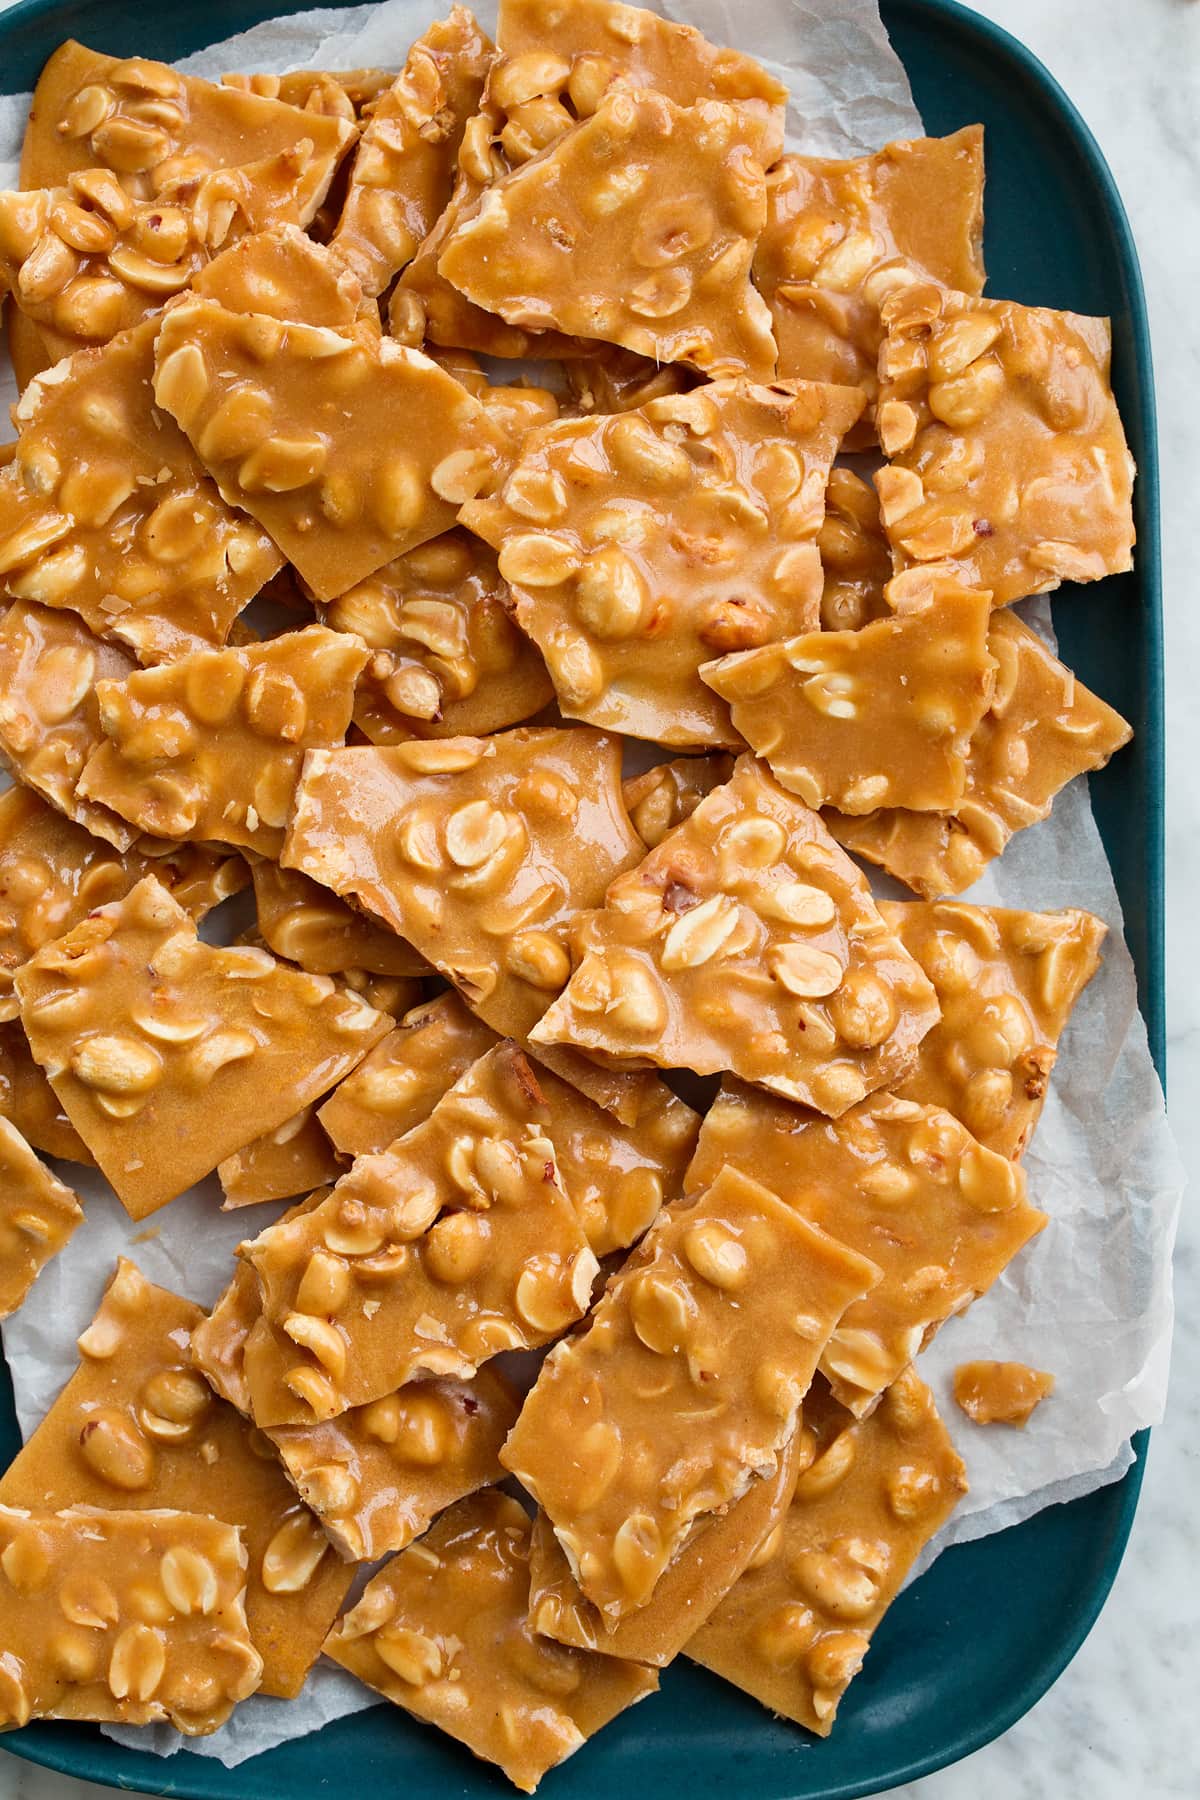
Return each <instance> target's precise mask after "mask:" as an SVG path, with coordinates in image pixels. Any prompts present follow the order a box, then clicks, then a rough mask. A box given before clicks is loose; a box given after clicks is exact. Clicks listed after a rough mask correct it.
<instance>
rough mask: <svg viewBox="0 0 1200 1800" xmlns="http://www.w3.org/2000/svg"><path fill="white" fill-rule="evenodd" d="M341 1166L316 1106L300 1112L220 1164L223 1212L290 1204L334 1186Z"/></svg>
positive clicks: (254, 1139)
mask: <svg viewBox="0 0 1200 1800" xmlns="http://www.w3.org/2000/svg"><path fill="white" fill-rule="evenodd" d="M341 1173H342V1162H341V1159H340V1157H339V1156H338V1154H337V1152H336V1151H335V1150H334V1148H333V1145H332V1144H331V1143H330V1141H329V1139H328V1138H327V1137H326V1135H325V1133H324V1131H323V1130H322V1128H321V1123H320V1121H319V1119H318V1118H317V1110H316V1107H315V1106H312V1105H309V1106H304V1107H301V1109H300V1111H299V1112H298V1113H297V1114H296V1115H295V1117H294V1118H291V1119H285V1120H284V1122H283V1124H282V1125H277V1126H276V1127H275V1129H274V1130H273V1131H267V1132H264V1133H263V1135H262V1136H261V1137H256V1138H253V1139H251V1141H250V1143H248V1144H246V1145H244V1146H243V1148H242V1149H241V1150H235V1151H234V1153H233V1155H232V1156H227V1157H226V1158H225V1160H224V1161H223V1162H219V1163H218V1164H217V1179H218V1180H219V1181H220V1183H221V1192H222V1193H223V1194H224V1196H225V1199H224V1201H223V1202H222V1207H221V1210H222V1212H233V1211H234V1210H236V1208H237V1207H239V1206H257V1205H258V1204H259V1202H260V1201H263V1200H291V1199H294V1198H295V1196H296V1195H297V1194H311V1193H312V1191H313V1189H314V1188H318V1187H323V1186H324V1185H325V1184H326V1183H327V1182H330V1181H336V1180H337V1178H338V1176H339V1175H340V1174H341Z"/></svg>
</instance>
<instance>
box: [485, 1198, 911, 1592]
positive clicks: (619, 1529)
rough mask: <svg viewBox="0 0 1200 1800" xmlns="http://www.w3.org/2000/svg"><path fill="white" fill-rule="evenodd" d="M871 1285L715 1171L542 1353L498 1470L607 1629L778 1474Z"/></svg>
mask: <svg viewBox="0 0 1200 1800" xmlns="http://www.w3.org/2000/svg"><path fill="white" fill-rule="evenodd" d="M878 1279H879V1270H878V1268H877V1267H876V1266H875V1264H874V1263H872V1262H869V1261H868V1260H867V1259H866V1257H864V1256H859V1255H858V1254H857V1253H856V1252H855V1251H853V1250H848V1249H846V1248H845V1247H844V1246H843V1245H841V1244H839V1243H835V1242H834V1240H833V1239H832V1238H831V1237H828V1236H827V1235H826V1234H825V1232H823V1231H820V1230H818V1229H817V1228H816V1227H814V1226H812V1225H810V1224H809V1223H808V1222H807V1221H806V1220H804V1219H801V1218H800V1217H799V1216H798V1215H797V1214H796V1213H795V1212H793V1211H791V1210H790V1209H789V1208H788V1207H787V1206H785V1205H784V1204H783V1202H782V1201H781V1200H779V1199H777V1198H776V1196H775V1195H774V1194H772V1193H769V1192H768V1190H767V1189H766V1188H765V1187H761V1186H760V1185H759V1184H758V1182H756V1181H750V1180H747V1178H746V1177H745V1176H744V1175H741V1174H739V1173H738V1172H737V1171H736V1170H734V1169H722V1170H721V1171H720V1173H719V1174H718V1175H717V1176H716V1178H715V1180H714V1181H713V1183H712V1185H711V1186H710V1187H709V1188H708V1189H707V1191H706V1192H705V1193H703V1194H700V1195H698V1196H695V1197H694V1198H693V1199H692V1200H691V1202H690V1203H680V1204H678V1205H676V1206H674V1207H672V1208H671V1209H670V1211H669V1212H666V1213H663V1214H662V1216H661V1217H660V1219H659V1221H658V1224H657V1225H656V1226H655V1228H654V1229H653V1230H652V1231H651V1232H650V1233H649V1235H648V1236H647V1237H646V1239H645V1240H644V1242H643V1243H642V1244H641V1245H640V1246H639V1248H638V1249H637V1250H635V1251H634V1253H633V1255H632V1256H631V1257H630V1258H629V1259H628V1261H627V1262H626V1263H625V1264H624V1265H623V1267H622V1268H621V1270H620V1272H619V1273H618V1274H617V1275H616V1276H614V1278H613V1279H612V1281H610V1283H609V1285H608V1287H607V1288H606V1289H605V1291H604V1293H603V1295H602V1296H601V1298H600V1301H599V1304H598V1305H597V1306H596V1308H595V1310H594V1312H593V1313H592V1315H591V1318H590V1320H589V1322H588V1325H587V1328H586V1330H585V1331H584V1332H583V1333H582V1334H581V1335H577V1336H574V1337H571V1338H567V1339H566V1340H565V1341H564V1342H563V1343H562V1344H560V1345H559V1346H558V1347H557V1348H556V1349H554V1350H552V1351H551V1353H550V1355H549V1357H548V1358H547V1359H546V1361H545V1362H544V1363H543V1365H542V1370H541V1373H540V1375H539V1376H538V1379H537V1381H536V1383H535V1385H534V1387H533V1388H532V1390H531V1391H530V1394H529V1397H528V1399H527V1400H526V1402H525V1405H524V1407H523V1409H522V1411H521V1416H520V1418H519V1419H518V1420H517V1423H516V1426H515V1427H514V1429H513V1432H512V1435H511V1436H510V1438H509V1440H508V1442H507V1444H506V1445H505V1447H504V1450H503V1452H502V1453H501V1459H500V1460H501V1461H502V1462H503V1464H504V1466H505V1468H507V1469H509V1470H510V1471H511V1472H512V1473H513V1474H514V1475H515V1476H516V1477H517V1479H518V1480H519V1481H520V1482H521V1483H522V1485H523V1486H524V1487H526V1488H528V1490H529V1492H530V1493H531V1494H532V1495H533V1497H534V1498H535V1500H536V1501H537V1502H538V1505H539V1506H541V1507H542V1509H543V1510H544V1511H545V1513H546V1514H547V1516H548V1518H549V1520H550V1522H551V1524H552V1525H553V1527H554V1532H555V1536H556V1537H557V1539H558V1542H559V1544H560V1545H561V1547H562V1549H563V1550H564V1551H565V1552H566V1555H567V1559H568V1561H569V1563H570V1565H571V1573H572V1575H573V1576H574V1578H575V1580H576V1581H577V1582H578V1584H579V1586H580V1588H581V1589H582V1590H583V1592H584V1594H585V1595H586V1596H587V1598H588V1599H589V1600H590V1601H591V1602H592V1603H593V1605H595V1606H596V1607H597V1608H598V1609H599V1611H600V1613H601V1614H602V1616H603V1617H604V1618H605V1620H607V1621H608V1622H609V1623H611V1624H615V1623H617V1622H618V1621H619V1620H621V1619H622V1618H623V1617H624V1616H625V1615H626V1614H627V1613H630V1612H635V1611H636V1610H637V1609H638V1608H639V1607H641V1606H644V1605H645V1604H646V1602H647V1601H648V1600H649V1599H650V1597H651V1595H652V1594H653V1593H654V1591H655V1587H656V1585H657V1583H658V1581H659V1579H660V1577H661V1576H662V1575H663V1573H664V1571H665V1570H666V1569H667V1568H668V1567H669V1565H670V1564H671V1562H672V1561H673V1559H674V1558H675V1556H676V1555H677V1554H678V1552H679V1551H680V1550H681V1549H682V1547H683V1544H684V1542H685V1540H686V1538H687V1535H688V1532H689V1530H690V1529H691V1527H692V1524H693V1523H694V1522H695V1521H696V1520H697V1519H702V1518H704V1517H706V1516H707V1515H709V1514H712V1513H720V1512H723V1511H724V1510H725V1508H726V1507H727V1506H728V1505H729V1504H730V1502H731V1501H734V1500H737V1499H738V1498H740V1496H741V1495H742V1494H744V1493H745V1492H746V1490H747V1488H748V1486H749V1484H750V1481H751V1478H752V1477H753V1476H754V1475H762V1476H770V1475H774V1473H775V1472H776V1470H777V1468H778V1462H779V1456H780V1453H781V1452H782V1451H783V1450H784V1447H785V1446H786V1444H787V1443H788V1440H789V1439H790V1438H791V1436H792V1434H793V1432H794V1431H795V1429H796V1425H797V1422H798V1415H799V1410H800V1403H801V1401H802V1400H803V1398H804V1395H805V1393H806V1392H807V1390H808V1386H809V1383H810V1382H811V1380H812V1378H813V1374H814V1373H815V1371H816V1367H817V1361H818V1359H819V1357H820V1355H821V1352H822V1350H823V1349H824V1347H825V1345H826V1343H827V1342H828V1340H829V1336H830V1333H831V1332H832V1331H833V1329H834V1327H835V1326H836V1324H837V1322H838V1320H839V1318H840V1317H841V1316H842V1314H843V1313H844V1312H845V1310H846V1308H847V1306H849V1305H850V1304H851V1303H852V1302H853V1301H855V1300H858V1299H860V1298H861V1296H862V1295H863V1294H865V1293H867V1292H868V1291H869V1290H870V1289H871V1288H872V1287H873V1286H874V1285H875V1283H876V1282H877V1281H878Z"/></svg>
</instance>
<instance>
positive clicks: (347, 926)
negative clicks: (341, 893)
mask: <svg viewBox="0 0 1200 1800" xmlns="http://www.w3.org/2000/svg"><path fill="white" fill-rule="evenodd" d="M250 878H251V880H252V881H253V883H254V903H255V907H256V909H257V917H258V929H259V931H260V932H261V933H262V939H263V942H264V943H265V944H266V946H267V948H268V949H269V950H273V951H274V952H275V954H276V956H283V957H286V958H287V960H288V961H289V962H294V963H298V964H299V966H300V967H301V968H302V969H307V970H308V971H309V973H310V974H312V975H349V974H351V973H352V972H353V971H355V970H363V971H365V972H366V973H367V974H371V975H399V976H410V975H421V974H428V972H429V966H428V964H427V963H426V962H425V960H424V958H423V957H420V956H418V955H417V953H416V951H415V950H414V949H413V947H412V945H411V944H406V943H405V941H404V939H403V938H400V937H397V936H396V934H395V932H394V931H389V930H388V929H387V928H386V927H385V926H383V925H376V923H375V922H374V920H373V919H368V918H366V917H364V915H363V914H362V913H359V912H356V911H355V910H354V908H353V907H352V906H347V904H346V902H345V901H344V900H339V899H338V898H337V896H336V895H335V894H331V893H330V891H329V889H328V888H325V887H321V886H320V885H319V884H318V883H317V882H315V881H310V880H309V878H308V876H307V875H301V874H300V872H299V870H298V869H281V868H280V867H279V865H278V863H273V862H267V861H265V860H264V859H263V858H258V859H257V860H256V861H255V862H253V863H252V864H251V867H250ZM382 1010H383V1011H385V1012H387V1011H390V1010H391V1009H390V1008H389V1007H385V1008H383V1009H382Z"/></svg>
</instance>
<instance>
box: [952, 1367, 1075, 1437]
mask: <svg viewBox="0 0 1200 1800" xmlns="http://www.w3.org/2000/svg"><path fill="white" fill-rule="evenodd" d="M1053 1392H1054V1377H1053V1375H1047V1374H1046V1373H1045V1372H1044V1371H1043V1370H1041V1369H1031V1368H1030V1367H1029V1365H1028V1364H1027V1363H1018V1362H969V1363H959V1365H958V1367H957V1369H955V1371H954V1399H955V1403H956V1404H957V1405H958V1406H959V1407H961V1408H962V1410H963V1412H965V1413H966V1415H967V1417H968V1419H971V1420H972V1421H973V1422H974V1423H975V1424H976V1425H997V1424H998V1425H1015V1426H1016V1427H1017V1429H1018V1430H1019V1431H1023V1430H1024V1429H1025V1427H1026V1425H1028V1423H1029V1421H1030V1419H1031V1418H1032V1417H1033V1414H1034V1411H1035V1409H1036V1408H1037V1407H1039V1406H1040V1405H1041V1403H1042V1401H1043V1400H1045V1399H1046V1398H1047V1397H1048V1395H1050V1394H1052V1393H1053Z"/></svg>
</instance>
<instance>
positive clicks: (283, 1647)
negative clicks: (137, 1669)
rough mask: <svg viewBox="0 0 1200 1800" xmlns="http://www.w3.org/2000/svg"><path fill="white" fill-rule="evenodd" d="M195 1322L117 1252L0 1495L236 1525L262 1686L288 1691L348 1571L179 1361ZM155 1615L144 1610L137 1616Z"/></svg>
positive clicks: (268, 1459)
mask: <svg viewBox="0 0 1200 1800" xmlns="http://www.w3.org/2000/svg"><path fill="white" fill-rule="evenodd" d="M202 1317H203V1314H202V1313H201V1311H200V1308H199V1307H198V1306H193V1305H192V1303H191V1301H190V1300H184V1299H182V1298H181V1297H180V1296H179V1295H178V1294H172V1293H170V1292H168V1290H167V1289H166V1288H161V1287H154V1286H152V1285H151V1283H150V1282H148V1281H147V1280H146V1279H145V1277H144V1276H143V1275H142V1274H141V1272H140V1271H139V1270H138V1269H137V1268H136V1267H135V1266H134V1264H133V1263H131V1262H127V1261H126V1260H125V1259H124V1258H121V1260H120V1261H119V1262H118V1263H117V1267H116V1271H115V1273H114V1274H113V1276H112V1279H111V1280H110V1282H109V1284H108V1288H107V1290H106V1292H105V1295H104V1299H103V1301H102V1302H101V1305H100V1309H99V1311H98V1312H97V1314H96V1316H95V1318H94V1319H93V1321H92V1323H91V1324H90V1325H89V1326H88V1328H87V1330H86V1331H85V1332H84V1333H83V1335H82V1336H81V1338H80V1339H79V1350H80V1361H79V1367H78V1368H77V1369H76V1371H75V1373H74V1374H73V1375H72V1376H71V1379H70V1380H69V1381H68V1382H67V1385H66V1387H65V1388H63V1390H62V1392H61V1393H60V1395H59V1397H58V1399H57V1400H56V1401H55V1402H54V1405H53V1406H52V1407H51V1409H50V1411H49V1412H48V1413H47V1414H46V1417H45V1418H44V1419H43V1420H42V1422H41V1424H40V1425H39V1426H38V1428H37V1430H36V1431H35V1432H34V1434H33V1436H32V1437H31V1438H30V1439H29V1442H28V1443H27V1444H26V1446H25V1448H24V1449H23V1450H22V1451H21V1452H20V1453H19V1455H18V1456H17V1458H16V1460H15V1461H14V1462H13V1463H12V1465H11V1466H10V1468H9V1469H8V1471H7V1472H6V1473H5V1475H4V1476H3V1478H2V1479H0V1501H2V1502H3V1503H4V1504H5V1505H7V1506H47V1507H57V1506H68V1505H78V1506H89V1507H112V1508H117V1509H121V1510H124V1509H125V1508H129V1507H132V1508H135V1509H138V1510H141V1509H143V1508H149V1509H153V1508H158V1507H168V1508H176V1507H178V1508H180V1509H182V1510H184V1511H189V1512H199V1513H211V1514H212V1515H213V1516H214V1517H215V1518H218V1519H224V1520H226V1521H227V1522H228V1523H229V1524H230V1525H232V1526H236V1527H240V1528H241V1530H242V1533H243V1535H244V1540H245V1547H246V1552H247V1559H246V1562H245V1565H244V1566H245V1570H246V1573H245V1577H244V1580H245V1583H246V1615H247V1619H248V1621H249V1627H250V1636H251V1638H252V1639H253V1642H254V1646H255V1649H256V1650H257V1651H258V1652H259V1654H260V1655H261V1657H262V1661H263V1670H262V1678H263V1688H264V1690H265V1692H267V1693H268V1694H275V1695H278V1696H280V1697H282V1698H288V1699H290V1698H292V1697H293V1696H294V1695H296V1694H297V1693H298V1692H299V1690H300V1686H301V1683H302V1682H303V1680H304V1677H305V1674H306V1673H307V1671H308V1669H309V1667H310V1666H311V1664H312V1663H313V1661H314V1660H315V1658H316V1656H317V1654H318V1652H319V1650H320V1647H321V1639H322V1637H323V1635H324V1633H325V1632H326V1631H327V1630H328V1628H329V1625H330V1623H331V1621H332V1620H333V1618H334V1617H335V1615H336V1614H337V1611H338V1608H339V1607H340V1605H341V1603H342V1601H343V1599H344V1598H345V1594H346V1588H347V1586H348V1585H349V1573H350V1572H349V1571H348V1570H344V1569H343V1568H342V1567H341V1565H340V1564H339V1563H338V1560H337V1558H336V1557H335V1556H334V1555H333V1553H332V1551H331V1550H330V1548H329V1545H328V1543H327V1541H326V1539H325V1537H324V1534H323V1533H322V1531H321V1530H320V1528H319V1527H318V1525H317V1523H316V1521H315V1519H314V1518H313V1517H312V1515H311V1513H309V1512H308V1510H307V1508H305V1507H304V1506H302V1505H301V1504H300V1502H299V1501H298V1500H297V1498H296V1495H295V1492H294V1491H293V1489H292V1487H291V1485H290V1484H289V1482H288V1480H287V1478H286V1476H285V1475H284V1472H283V1470H282V1469H281V1468H280V1466H279V1464H278V1462H277V1461H276V1459H275V1457H274V1456H273V1455H272V1454H271V1453H270V1452H269V1451H266V1452H265V1453H264V1447H263V1446H262V1445H261V1444H259V1443H258V1442H256V1440H255V1435H254V1433H253V1432H252V1430H251V1429H250V1427H249V1426H248V1425H247V1424H246V1422H245V1420H244V1419H242V1418H240V1417H239V1416H238V1414H237V1413H236V1412H234V1411H233V1409H232V1408H231V1407H228V1406H226V1405H225V1404H224V1403H223V1402H222V1401H220V1400H218V1399H216V1398H215V1397H214V1395H213V1394H212V1393H211V1392H210V1391H209V1389H208V1387H207V1386H206V1384H205V1383H204V1382H203V1381H202V1380H201V1378H200V1376H199V1375H198V1374H197V1373H196V1371H195V1370H194V1369H193V1368H192V1367H191V1365H190V1363H189V1360H188V1348H187V1344H188V1333H189V1331H190V1330H191V1329H192V1327H193V1326H194V1325H196V1324H197V1323H198V1322H199V1321H200V1320H201V1319H202ZM110 1579H111V1576H110ZM73 1622H74V1623H80V1621H73ZM162 1622H163V1621H162V1620H161V1618H160V1617H159V1616H158V1614H157V1613H155V1612H153V1611H151V1612H150V1613H149V1615H148V1616H147V1617H146V1618H145V1623H147V1624H151V1625H157V1624H160V1623H162ZM210 1629H211V1627H210ZM256 1685H257V1684H256Z"/></svg>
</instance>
